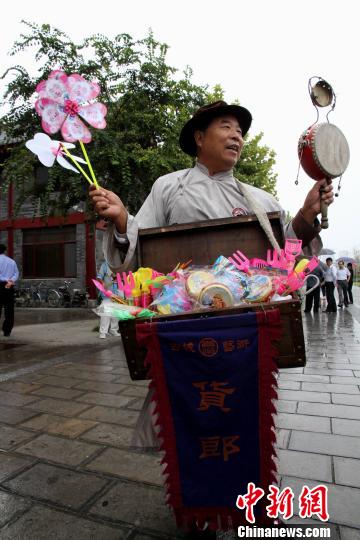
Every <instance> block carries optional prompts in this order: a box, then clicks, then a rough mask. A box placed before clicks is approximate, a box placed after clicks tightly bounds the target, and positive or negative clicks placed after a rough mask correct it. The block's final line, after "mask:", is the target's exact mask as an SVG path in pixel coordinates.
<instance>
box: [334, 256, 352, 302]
mask: <svg viewBox="0 0 360 540" xmlns="http://www.w3.org/2000/svg"><path fill="white" fill-rule="evenodd" d="M349 279H350V272H349V270H348V269H347V268H346V267H345V264H344V261H343V260H339V262H338V269H337V270H336V286H337V290H338V295H339V304H338V305H339V307H341V308H342V307H343V306H344V304H345V307H348V305H349V299H348V293H347V290H348V281H349Z"/></svg>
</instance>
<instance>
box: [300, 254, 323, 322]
mask: <svg viewBox="0 0 360 540" xmlns="http://www.w3.org/2000/svg"><path fill="white" fill-rule="evenodd" d="M326 269H327V267H326V266H325V264H324V263H323V262H321V261H320V263H319V265H318V266H317V267H316V268H314V270H312V271H311V274H310V276H309V278H308V279H307V282H306V289H307V290H308V291H309V290H310V289H313V287H315V288H314V289H313V290H312V291H311V292H308V293H307V295H306V297H305V309H304V311H305V313H310V311H311V310H312V309H313V310H314V313H318V312H319V308H320V289H321V285H320V284H321V282H322V281H323V279H324V271H326ZM312 276H316V277H317V278H318V279H319V283H317V282H316V279H315V278H314V277H312ZM313 304H314V307H313Z"/></svg>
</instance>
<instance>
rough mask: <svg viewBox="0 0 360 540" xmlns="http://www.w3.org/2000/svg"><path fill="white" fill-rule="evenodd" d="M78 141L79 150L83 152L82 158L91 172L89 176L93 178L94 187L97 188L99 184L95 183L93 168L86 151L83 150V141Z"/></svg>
mask: <svg viewBox="0 0 360 540" xmlns="http://www.w3.org/2000/svg"><path fill="white" fill-rule="evenodd" d="M79 143H80V146H81V150H82V152H83V154H84V158H85V160H86V163H87V166H88V167H89V171H90V174H91V178H92V179H93V182H94V184H95V186H96V189H99V184H98V183H97V180H96V177H95V174H94V171H93V168H92V166H91V163H90V159H89V156H88V155H87V152H86V150H85V146H84V143H83V142H82V141H79Z"/></svg>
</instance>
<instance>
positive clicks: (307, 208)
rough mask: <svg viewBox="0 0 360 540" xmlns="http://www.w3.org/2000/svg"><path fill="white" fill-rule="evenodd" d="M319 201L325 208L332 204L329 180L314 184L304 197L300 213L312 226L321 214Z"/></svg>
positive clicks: (332, 194)
mask: <svg viewBox="0 0 360 540" xmlns="http://www.w3.org/2000/svg"><path fill="white" fill-rule="evenodd" d="M321 201H323V202H324V203H325V204H326V205H327V206H329V205H330V204H332V203H333V202H334V193H333V186H332V183H331V180H327V179H326V178H323V179H322V180H318V181H317V182H315V184H314V186H313V187H312V188H311V189H310V191H309V193H308V194H307V196H306V199H305V202H304V205H303V207H302V209H301V212H302V214H303V216H304V218H305V220H306V221H307V222H308V223H309V224H310V225H312V224H313V223H314V219H315V218H316V216H317V215H318V214H320V212H321Z"/></svg>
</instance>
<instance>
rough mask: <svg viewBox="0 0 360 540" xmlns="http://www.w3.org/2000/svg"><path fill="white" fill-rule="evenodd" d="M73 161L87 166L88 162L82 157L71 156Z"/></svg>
mask: <svg viewBox="0 0 360 540" xmlns="http://www.w3.org/2000/svg"><path fill="white" fill-rule="evenodd" d="M71 155H72V157H73V159H75V161H78V162H79V163H84V164H85V165H86V161H85V159H83V158H81V157H78V156H74V155H73V154H71Z"/></svg>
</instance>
